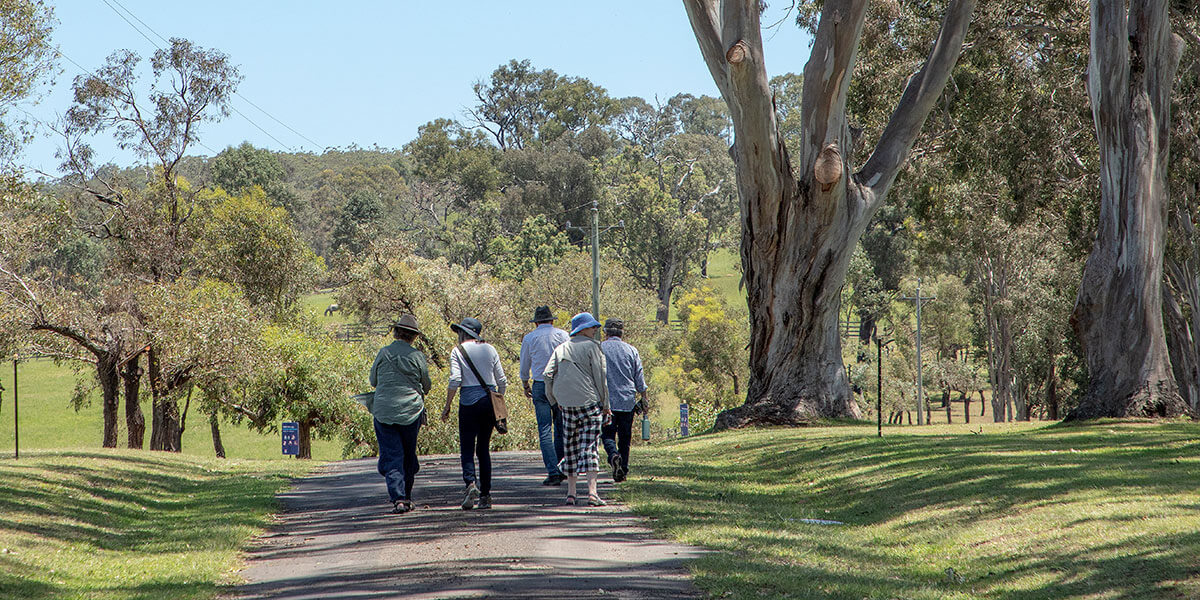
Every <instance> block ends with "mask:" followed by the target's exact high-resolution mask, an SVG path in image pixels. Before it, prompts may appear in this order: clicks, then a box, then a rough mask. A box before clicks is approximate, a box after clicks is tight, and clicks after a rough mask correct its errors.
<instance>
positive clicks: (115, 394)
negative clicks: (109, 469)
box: [96, 353, 121, 448]
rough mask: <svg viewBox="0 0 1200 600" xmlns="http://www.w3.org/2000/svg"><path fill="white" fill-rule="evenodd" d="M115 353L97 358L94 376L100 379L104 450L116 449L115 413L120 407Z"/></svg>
mask: <svg viewBox="0 0 1200 600" xmlns="http://www.w3.org/2000/svg"><path fill="white" fill-rule="evenodd" d="M118 360H120V358H118V355H117V354H115V353H109V354H105V355H103V356H100V357H97V360H96V376H97V377H99V379H100V391H101V396H102V399H103V402H102V403H103V413H104V440H103V446H104V447H105V448H116V447H117V422H118V420H117V413H118V412H119V410H120V407H121V376H120V374H119V373H118V371H117V361H118Z"/></svg>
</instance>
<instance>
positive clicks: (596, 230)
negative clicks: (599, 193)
mask: <svg viewBox="0 0 1200 600" xmlns="http://www.w3.org/2000/svg"><path fill="white" fill-rule="evenodd" d="M565 226H566V228H567V229H573V230H575V231H579V232H581V233H582V232H586V231H587V229H586V228H584V227H578V226H575V225H571V222H570V221H567V222H566V223H565ZM624 226H625V220H624V219H622V220H620V221H617V224H616V225H609V226H608V227H605V228H604V229H603V230H601V229H600V201H599V200H596V199H593V200H592V226H591V234H592V235H591V238H592V316H593V317H596V318H597V319H599V318H600V233H601V232H602V231H608V230H609V229H616V228H621V227H624ZM599 335H600V333H599V332H596V336H597V337H599Z"/></svg>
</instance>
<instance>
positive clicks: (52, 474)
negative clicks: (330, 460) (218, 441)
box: [0, 450, 314, 600]
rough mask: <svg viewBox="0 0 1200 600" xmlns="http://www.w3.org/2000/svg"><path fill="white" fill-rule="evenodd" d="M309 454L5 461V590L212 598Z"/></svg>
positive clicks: (30, 596) (0, 474)
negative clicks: (267, 457) (277, 457)
mask: <svg viewBox="0 0 1200 600" xmlns="http://www.w3.org/2000/svg"><path fill="white" fill-rule="evenodd" d="M313 465H314V463H311V462H300V461H242V460H218V459H212V458H199V457H189V456H180V455H171V454H165V453H158V452H155V453H149V452H137V451H130V450H108V451H78V452H76V451H65V452H44V451H39V452H35V453H32V454H29V455H23V456H22V458H21V459H20V460H13V459H11V458H7V459H3V460H0V598H12V599H17V598H20V599H23V600H41V599H49V598H87V599H89V600H110V599H111V600H117V599H130V600H134V599H137V600H159V599H163V598H171V599H190V598H204V599H208V598H213V597H215V596H216V595H217V594H218V593H219V592H220V591H221V589H222V584H225V583H229V582H230V578H231V574H232V572H233V571H234V570H236V568H237V567H238V565H239V558H238V555H239V552H240V550H241V549H242V548H243V547H244V545H245V543H246V541H247V540H248V539H249V538H250V537H251V536H253V535H255V534H256V533H258V532H260V531H261V530H262V528H263V526H264V525H266V523H267V521H268V518H269V517H268V514H269V513H270V512H272V511H274V510H275V509H276V504H275V500H274V495H275V493H276V492H278V491H279V490H280V489H282V488H283V487H285V486H286V485H288V481H289V479H290V478H291V477H293V476H297V475H301V474H303V473H305V472H307V470H308V469H309V468H311V467H312V466H313Z"/></svg>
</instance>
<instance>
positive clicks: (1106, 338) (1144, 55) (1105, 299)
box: [1067, 0, 1188, 419]
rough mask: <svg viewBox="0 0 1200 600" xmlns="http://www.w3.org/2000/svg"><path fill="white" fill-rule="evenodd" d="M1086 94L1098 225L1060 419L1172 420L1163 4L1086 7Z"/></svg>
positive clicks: (1174, 44) (1173, 51)
mask: <svg viewBox="0 0 1200 600" xmlns="http://www.w3.org/2000/svg"><path fill="white" fill-rule="evenodd" d="M1091 6H1092V20H1091V60H1090V62H1089V66H1088V92H1089V95H1090V96H1091V101H1092V117H1093V119H1094V120H1095V124H1096V138H1097V140H1098V141H1099V143H1100V219H1099V225H1098V228H1097V232H1096V241H1095V243H1094V245H1093V247H1092V253H1091V255H1090V256H1089V257H1088V260H1087V264H1086V266H1085V267H1084V271H1083V281H1082V282H1081V283H1080V286H1079V295H1078V296H1077V298H1076V301H1075V310H1074V313H1073V314H1072V321H1073V324H1074V326H1075V331H1076V333H1077V334H1078V336H1079V341H1080V344H1081V346H1082V348H1083V353H1084V357H1085V359H1086V361H1087V366H1088V374H1089V378H1088V390H1087V394H1086V396H1085V397H1084V398H1083V400H1082V401H1080V403H1079V405H1078V406H1077V407H1076V408H1075V410H1073V411H1071V413H1070V414H1069V415H1068V416H1067V418H1068V419H1088V418H1097V417H1132V416H1177V415H1180V414H1183V413H1185V412H1187V410H1188V406H1187V404H1186V403H1185V402H1184V401H1183V399H1182V397H1181V396H1180V395H1179V389H1178V386H1177V385H1176V382H1175V376H1174V374H1173V373H1172V372H1171V361H1170V358H1169V356H1168V353H1167V344H1166V338H1165V333H1164V328H1163V310H1162V309H1163V298H1162V276H1163V248H1164V245H1165V241H1166V220H1167V198H1168V186H1167V165H1168V163H1169V161H1168V159H1169V154H1170V153H1169V148H1170V133H1171V89H1172V87H1173V85H1174V80H1175V70H1176V68H1177V66H1178V64H1179V59H1180V53H1181V51H1182V46H1183V41H1182V39H1180V38H1179V37H1178V36H1176V35H1175V34H1173V33H1172V31H1171V24H1170V21H1169V18H1168V17H1169V7H1168V3H1167V2H1165V1H1163V0H1128V3H1127V2H1126V0H1092V4H1091Z"/></svg>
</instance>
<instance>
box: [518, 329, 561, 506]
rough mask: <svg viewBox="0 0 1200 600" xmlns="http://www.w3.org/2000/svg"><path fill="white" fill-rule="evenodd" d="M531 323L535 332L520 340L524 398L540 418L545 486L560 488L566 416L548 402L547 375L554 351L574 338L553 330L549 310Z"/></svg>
mask: <svg viewBox="0 0 1200 600" xmlns="http://www.w3.org/2000/svg"><path fill="white" fill-rule="evenodd" d="M530 322H531V323H533V324H534V328H533V331H530V332H529V333H527V334H525V338H524V339H522V340H521V385H522V387H524V388H525V397H526V398H529V399H530V400H532V401H533V413H534V416H536V417H537V427H538V446H540V447H541V450H542V463H543V464H544V465H545V467H546V479H544V480H542V485H560V484H561V483H562V482H563V481H564V480H566V478H567V476H566V475H563V474H562V471H559V470H558V462H559V461H560V460H562V458H563V456H565V452H564V444H563V415H562V410H561V409H560V408H559V407H558V406H551V404H550V401H549V400H547V399H546V379H545V377H544V372H545V370H546V363H547V362H549V360H550V355H551V354H552V353H553V352H554V349H555V348H557V347H558V346H559V344H562V343H564V342H566V341H567V340H569V339H571V338H570V336H568V335H567V332H565V331H563V330H561V329H559V328H557V327H555V326H554V313H552V312H550V307H549V306H539V307H537V308H536V309H534V311H533V319H532V320H531V321H530ZM531 379H532V380H533V383H532V385H530V380H531ZM552 430H553V431H552Z"/></svg>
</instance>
